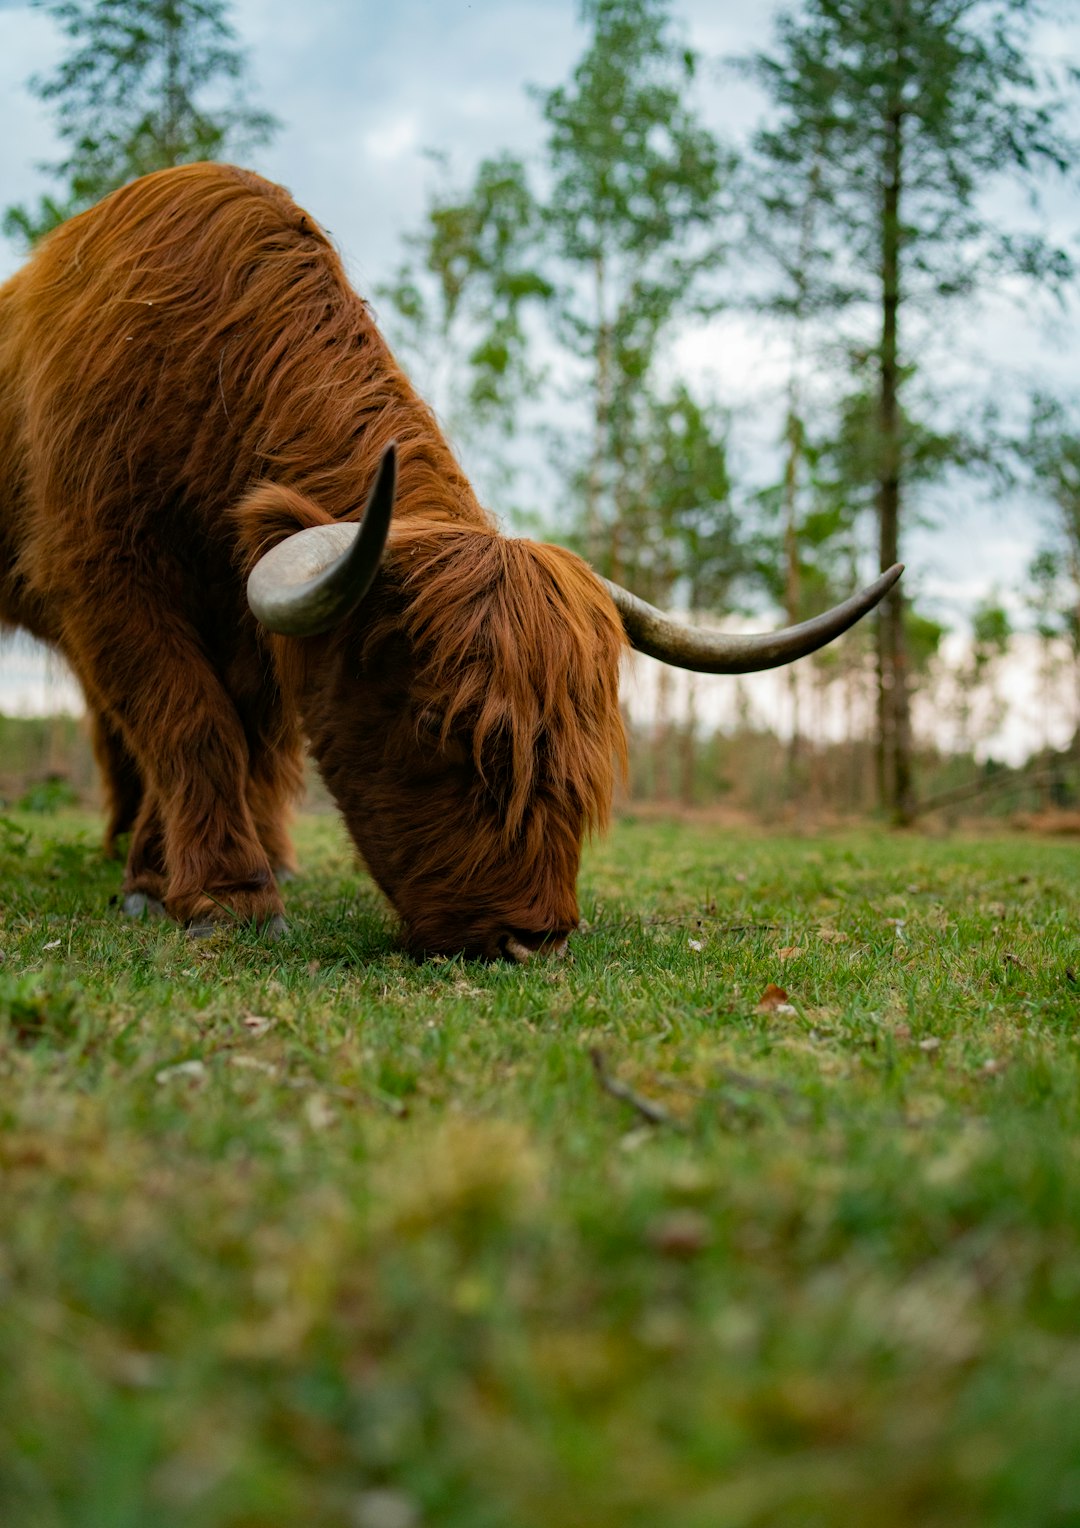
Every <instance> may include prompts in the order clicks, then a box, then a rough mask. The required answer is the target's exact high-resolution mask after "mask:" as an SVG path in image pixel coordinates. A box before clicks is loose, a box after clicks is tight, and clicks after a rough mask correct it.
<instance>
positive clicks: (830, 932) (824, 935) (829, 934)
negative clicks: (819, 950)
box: [817, 928, 851, 944]
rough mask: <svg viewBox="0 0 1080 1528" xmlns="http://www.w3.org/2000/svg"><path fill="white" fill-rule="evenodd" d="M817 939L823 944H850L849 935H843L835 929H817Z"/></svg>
mask: <svg viewBox="0 0 1080 1528" xmlns="http://www.w3.org/2000/svg"><path fill="white" fill-rule="evenodd" d="M817 936H818V938H819V939H820V940H822V941H823V942H824V943H825V944H850V942H851V935H850V934H843V933H841V931H840V930H839V929H837V928H819V929H818V934H817Z"/></svg>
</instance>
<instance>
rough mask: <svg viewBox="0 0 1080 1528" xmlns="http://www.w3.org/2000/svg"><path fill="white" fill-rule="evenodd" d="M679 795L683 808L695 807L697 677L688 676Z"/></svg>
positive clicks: (694, 675)
mask: <svg viewBox="0 0 1080 1528" xmlns="http://www.w3.org/2000/svg"><path fill="white" fill-rule="evenodd" d="M680 741H681V748H680V752H681V755H682V757H681V760H680V774H681V776H682V779H681V788H680V790H679V795H680V797H681V798H682V804H683V806H693V804H694V800H695V797H696V795H697V675H696V674H687V676H686V717H685V722H684V725H683V729H682V735H681V739H680Z"/></svg>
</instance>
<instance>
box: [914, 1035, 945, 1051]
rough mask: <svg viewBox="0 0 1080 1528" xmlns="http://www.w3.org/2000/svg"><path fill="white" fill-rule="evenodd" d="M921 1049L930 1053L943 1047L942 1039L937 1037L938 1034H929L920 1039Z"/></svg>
mask: <svg viewBox="0 0 1080 1528" xmlns="http://www.w3.org/2000/svg"><path fill="white" fill-rule="evenodd" d="M919 1049H920V1050H921V1051H926V1053H927V1054H928V1055H929V1054H930V1052H931V1051H936V1050H940V1049H941V1041H940V1040H939V1039H938V1038H937V1036H936V1035H927V1037H926V1039H925V1040H920V1041H919Z"/></svg>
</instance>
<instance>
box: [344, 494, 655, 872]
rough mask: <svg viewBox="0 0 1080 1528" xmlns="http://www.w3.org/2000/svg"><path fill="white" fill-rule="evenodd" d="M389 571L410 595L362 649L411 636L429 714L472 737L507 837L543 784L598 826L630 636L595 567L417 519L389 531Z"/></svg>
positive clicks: (606, 797) (620, 753) (529, 545)
mask: <svg viewBox="0 0 1080 1528" xmlns="http://www.w3.org/2000/svg"><path fill="white" fill-rule="evenodd" d="M386 571H387V576H388V578H389V580H390V581H391V583H392V584H394V585H396V586H397V588H398V590H399V591H400V597H401V602H402V603H401V606H400V607H399V609H398V611H396V612H394V613H393V614H387V615H384V616H383V617H382V618H381V619H378V620H376V622H375V623H374V625H373V626H372V628H371V629H370V630H369V631H368V632H367V633H366V634H365V650H366V652H368V653H370V652H371V651H372V650H373V648H374V647H376V646H377V645H378V644H379V643H380V642H382V641H384V640H385V639H386V638H387V637H388V636H390V635H392V634H394V633H404V634H405V635H406V636H407V637H408V639H409V641H410V643H411V645H412V649H413V652H414V654H415V656H416V663H417V672H416V678H415V687H416V691H417V692H418V693H419V694H421V695H422V696H423V697H424V698H425V702H426V705H427V706H428V708H429V711H430V719H431V721H432V722H433V723H434V724H435V725H437V726H438V727H439V729H440V731H441V734H442V737H443V739H444V741H445V740H446V739H448V738H449V737H450V735H451V734H456V735H458V736H464V737H467V738H468V739H469V740H470V744H471V750H472V756H473V762H474V765H475V767H476V769H477V771H478V773H479V775H480V777H481V779H482V780H484V781H485V782H486V783H487V784H488V785H489V786H491V787H492V788H497V789H498V790H499V792H500V794H501V798H502V799H501V805H502V811H503V818H502V832H503V838H504V841H506V842H509V841H512V840H514V839H516V838H517V837H518V836H519V835H520V833H521V832H522V829H523V827H524V824H525V819H526V816H527V814H528V811H529V807H530V804H531V803H532V802H533V801H534V800H535V799H536V798H537V797H538V796H540V795H542V794H543V793H544V792H545V790H546V789H547V787H548V786H550V787H551V789H552V791H553V792H555V793H557V794H558V796H559V797H560V798H561V799H563V800H567V801H568V802H569V803H570V804H571V805H572V806H573V807H574V808H575V809H576V811H577V812H579V813H580V816H581V819H582V822H583V823H584V824H585V825H586V826H587V827H588V828H590V829H597V828H602V827H603V826H604V825H605V824H606V822H607V818H608V814H609V811H610V804H611V795H612V788H613V785H614V769H615V763H616V760H617V761H618V762H619V764H620V765H621V767H622V768H623V769H625V764H626V739H625V734H624V732H623V726H622V719H621V715H620V712H619V705H618V669H619V658H620V656H621V653H622V651H623V649H624V647H625V644H626V639H625V636H624V633H623V629H622V626H621V624H620V622H619V619H618V617H617V615H616V613H615V610H614V608H613V607H612V604H611V601H610V600H609V599H608V597H607V595H606V594H605V592H604V590H603V588H602V587H601V585H600V584H599V582H598V580H597V579H596V577H595V575H594V574H593V573H592V572H591V571H590V569H589V568H588V567H587V566H586V564H585V563H584V562H582V561H581V559H580V558H578V557H575V556H574V555H573V553H571V552H567V551H565V550H564V549H563V548H561V547H555V546H549V545H546V544H541V543H538V542H532V541H521V540H511V539H509V538H507V537H504V536H500V535H498V534H496V533H494V532H489V531H486V530H477V529H475V528H471V527H470V528H463V529H451V528H450V527H448V526H446V525H445V524H437V523H435V524H417V523H416V522H411V523H409V524H406V525H403V526H402V527H400V528H399V529H398V530H397V531H396V532H394V533H393V535H392V541H391V547H390V549H389V551H388V554H387V564H386ZM395 603H396V602H395ZM429 697H430V698H429Z"/></svg>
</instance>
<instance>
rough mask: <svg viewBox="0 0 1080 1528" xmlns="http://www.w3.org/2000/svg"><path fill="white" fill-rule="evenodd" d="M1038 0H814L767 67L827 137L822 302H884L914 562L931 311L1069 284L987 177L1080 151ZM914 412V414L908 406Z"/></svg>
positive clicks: (892, 760)
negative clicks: (1067, 124) (915, 469)
mask: <svg viewBox="0 0 1080 1528" xmlns="http://www.w3.org/2000/svg"><path fill="white" fill-rule="evenodd" d="M1040 10H1041V7H1040V6H1039V5H1038V3H1037V0H806V3H805V4H804V6H803V8H802V9H801V11H799V12H797V13H794V12H788V13H785V14H783V15H782V16H781V17H780V18H779V21H778V22H777V28H776V43H775V46H774V49H773V51H772V52H771V53H768V54H761V55H759V56H758V57H757V58H756V59H755V60H754V64H753V67H754V72H755V73H756V75H757V77H758V79H759V80H760V81H761V82H762V84H763V85H764V86H765V88H766V90H767V91H768V93H769V95H770V97H771V100H772V104H773V107H774V109H775V112H776V120H775V121H774V123H773V134H774V138H775V141H776V142H777V143H788V144H791V143H795V144H801V145H804V146H807V148H805V149H804V152H807V151H809V146H813V148H814V151H815V165H816V173H817V175H818V177H819V190H818V195H819V196H820V197H821V198H822V199H823V200H824V201H826V202H827V204H828V208H829V218H828V220H827V221H826V220H825V219H823V218H819V219H818V220H817V223H816V231H817V232H816V236H817V237H818V238H819V239H821V240H822V241H824V242H823V248H824V249H825V250H826V251H827V253H828V255H829V260H828V263H827V266H826V267H825V268H826V269H827V270H828V272H829V276H828V281H829V288H830V290H824V289H823V290H822V291H820V292H819V294H818V295H819V296H820V298H821V301H820V304H819V311H824V310H826V309H827V310H831V311H833V312H836V311H837V310H840V311H843V312H848V313H852V314H853V315H858V314H860V313H863V312H867V311H873V310H874V309H876V312H877V322H876V333H875V334H873V335H872V336H867V335H865V334H864V335H863V336H862V344H861V348H862V351H863V353H864V354H865V355H869V356H871V357H872V360H873V365H874V370H875V380H874V402H875V419H874V436H873V442H872V458H873V463H874V468H873V476H874V483H875V489H874V500H875V512H876V519H877V530H878V553H879V559H880V563H881V566H882V568H885V567H886V566H888V565H890V564H891V563H893V562H895V561H897V560H898V557H899V554H900V544H901V532H902V527H903V523H904V520H905V510H904V506H905V495H906V492H907V489H908V487H909V486H910V485H909V482H908V479H907V478H906V477H905V425H904V421H905V410H904V408H903V405H902V396H903V391H904V386H905V382H906V380H907V379H908V378H909V377H910V375H911V360H912V357H913V355H914V354H915V339H916V332H915V331H916V319H918V320H921V321H923V322H924V323H925V325H926V327H925V328H924V330H923V334H922V339H923V341H924V343H925V344H929V343H930V333H929V330H930V326H931V325H932V324H933V323H934V322H936V323H938V324H940V321H941V317H942V310H943V308H944V307H945V306H946V305H948V304H952V303H955V302H957V301H959V300H963V299H965V298H966V299H971V298H974V297H976V296H977V295H978V294H979V293H980V292H981V291H983V290H984V289H985V286H986V284H987V283H988V282H989V281H991V280H993V279H994V278H995V277H1000V276H1002V275H1005V274H1008V275H1011V276H1015V277H1019V278H1021V279H1022V280H1023V281H1025V282H1026V283H1028V284H1034V285H1036V286H1039V285H1047V284H1048V285H1051V286H1058V285H1060V284H1062V283H1064V282H1066V281H1067V280H1069V279H1071V277H1072V273H1073V272H1072V265H1071V262H1070V260H1069V258H1068V256H1067V255H1066V254H1065V252H1064V251H1062V250H1060V249H1057V248H1055V247H1053V246H1052V245H1051V244H1049V243H1048V242H1047V241H1045V240H1044V239H1043V238H1041V237H1040V236H1039V235H1038V234H1035V233H1025V232H1022V231H1016V230H1009V229H1002V228H1000V227H999V226H998V224H997V222H996V221H991V220H990V218H989V217H988V216H987V215H986V213H985V212H984V205H985V204H984V201H983V193H984V192H985V190H986V189H987V188H988V187H989V186H990V185H992V184H993V182H994V181H995V180H998V179H1000V178H1001V177H1002V176H1004V175H1010V174H1011V175H1013V176H1014V177H1015V178H1017V179H1018V180H1019V181H1020V182H1021V183H1023V184H1024V185H1025V186H1026V187H1028V188H1029V189H1030V188H1032V187H1033V185H1034V183H1035V180H1036V177H1037V176H1038V174H1039V173H1040V172H1041V171H1042V170H1044V169H1051V170H1056V171H1059V172H1065V171H1067V170H1069V169H1070V168H1071V167H1072V166H1074V165H1075V164H1076V163H1077V159H1078V154H1077V147H1076V144H1075V143H1074V141H1073V140H1072V139H1071V138H1070V137H1069V135H1068V134H1067V133H1066V132H1065V130H1064V127H1063V114H1064V110H1065V105H1064V101H1063V98H1062V96H1061V95H1060V94H1059V93H1058V92H1057V91H1056V90H1055V89H1054V87H1052V86H1050V85H1048V84H1047V83H1046V81H1045V80H1044V78H1043V76H1042V74H1041V72H1040V71H1039V70H1038V69H1037V67H1036V65H1035V64H1034V62H1033V61H1032V60H1031V58H1030V57H1029V54H1028V51H1027V49H1028V44H1029V41H1030V33H1031V27H1032V24H1033V22H1034V20H1035V19H1036V17H1037V16H1038V15H1039V13H1040ZM909 417H910V416H909ZM877 663H878V733H879V789H880V793H881V798H882V801H883V803H884V804H885V805H886V806H887V808H888V809H889V810H890V811H891V813H892V815H893V816H894V818H895V819H896V820H898V821H905V820H907V819H908V818H909V816H910V815H911V811H912V807H913V801H914V783H913V778H912V764H911V728H910V712H909V697H908V685H909V659H908V651H907V645H906V640H905V621H904V596H903V594H902V592H901V590H900V588H899V586H898V587H897V588H896V589H895V590H894V591H893V593H892V594H891V595H890V596H889V597H888V599H887V600H886V601H885V602H884V603H883V605H882V607H881V613H880V617H879V621H878V640H877Z"/></svg>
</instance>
